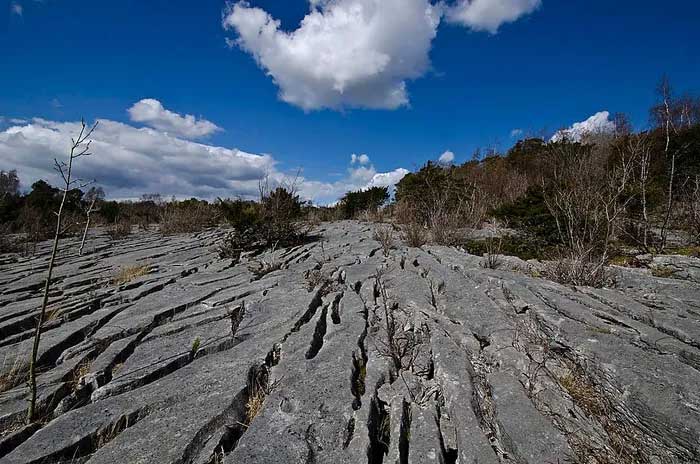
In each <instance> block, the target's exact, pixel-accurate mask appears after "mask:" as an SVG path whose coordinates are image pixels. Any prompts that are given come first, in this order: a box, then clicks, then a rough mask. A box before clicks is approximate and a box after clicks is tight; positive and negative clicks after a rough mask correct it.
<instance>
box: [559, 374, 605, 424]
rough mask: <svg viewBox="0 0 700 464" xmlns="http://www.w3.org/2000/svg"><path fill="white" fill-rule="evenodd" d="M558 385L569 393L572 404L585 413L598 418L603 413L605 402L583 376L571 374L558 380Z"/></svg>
mask: <svg viewBox="0 0 700 464" xmlns="http://www.w3.org/2000/svg"><path fill="white" fill-rule="evenodd" d="M559 383H560V384H561V386H562V387H564V389H565V390H566V391H567V392H569V395H571V398H572V399H573V400H574V402H575V403H576V404H577V405H578V406H579V407H580V408H581V409H583V410H584V411H586V413H588V414H592V415H594V416H600V415H601V414H603V413H604V412H605V409H606V408H605V402H604V400H603V398H602V397H601V395H600V393H598V392H597V391H596V390H595V388H593V385H591V384H590V383H589V382H588V381H587V380H586V378H585V376H583V375H580V374H577V373H575V372H571V373H568V374H566V375H565V376H563V377H562V378H560V379H559Z"/></svg>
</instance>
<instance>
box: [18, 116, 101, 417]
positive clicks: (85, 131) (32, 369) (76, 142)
mask: <svg viewBox="0 0 700 464" xmlns="http://www.w3.org/2000/svg"><path fill="white" fill-rule="evenodd" d="M96 127H97V123H95V124H94V125H93V126H92V127H88V126H86V125H85V121H84V120H83V121H81V127H80V133H79V134H78V137H77V138H71V147H70V154H69V155H68V162H65V161H60V162H59V161H58V160H57V159H54V165H55V166H54V168H55V169H56V171H57V172H58V173H59V175H60V176H61V179H62V180H63V189H62V190H63V196H62V198H61V203H60V205H59V207H58V211H55V212H54V214H56V233H55V235H54V240H53V248H52V250H51V258H50V260H49V268H48V271H47V274H46V283H45V285H44V296H43V299H42V302H41V311H40V312H39V318H38V319H37V321H36V329H35V331H34V345H33V347H32V354H31V358H30V359H29V389H30V400H29V408H28V410H27V423H31V422H33V421H34V420H35V419H36V396H37V391H36V361H37V354H38V352H39V342H40V341H41V326H42V325H43V323H44V318H45V316H46V307H47V305H48V302H49V289H50V287H51V276H52V274H53V268H54V264H55V262H56V255H57V253H58V241H59V238H60V236H61V221H62V219H63V208H64V206H65V203H66V198H67V196H68V191H69V190H71V188H74V187H75V186H77V188H83V187H85V186H86V185H89V183H83V182H82V181H81V180H80V179H73V177H72V175H73V162H74V161H75V160H76V159H78V158H80V157H82V156H89V155H90V154H91V153H90V140H88V139H89V138H90V136H91V135H92V133H93V131H94V130H95V128H96Z"/></svg>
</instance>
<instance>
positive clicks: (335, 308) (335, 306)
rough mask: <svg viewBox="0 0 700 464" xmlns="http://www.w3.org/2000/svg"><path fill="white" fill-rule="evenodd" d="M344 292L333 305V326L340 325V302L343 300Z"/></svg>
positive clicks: (334, 300)
mask: <svg viewBox="0 0 700 464" xmlns="http://www.w3.org/2000/svg"><path fill="white" fill-rule="evenodd" d="M343 295H344V293H343V292H340V293H339V294H338V295H336V297H335V298H334V299H333V302H332V303H331V320H332V321H333V324H336V325H337V324H340V301H341V300H342V299H343Z"/></svg>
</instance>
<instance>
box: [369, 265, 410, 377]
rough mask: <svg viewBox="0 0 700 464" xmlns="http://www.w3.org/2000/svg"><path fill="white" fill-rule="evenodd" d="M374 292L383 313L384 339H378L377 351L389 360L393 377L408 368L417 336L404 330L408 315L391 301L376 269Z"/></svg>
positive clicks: (380, 273)
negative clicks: (379, 299)
mask: <svg viewBox="0 0 700 464" xmlns="http://www.w3.org/2000/svg"><path fill="white" fill-rule="evenodd" d="M375 291H376V292H378V293H379V296H380V298H381V308H382V310H383V312H384V323H385V327H384V331H385V333H384V334H383V335H384V337H385V339H382V338H379V339H377V342H378V343H379V346H377V351H378V353H379V355H380V356H383V357H386V358H389V359H390V360H391V363H392V367H393V375H394V376H397V375H398V373H399V372H400V371H401V370H402V369H408V368H410V367H411V366H412V365H413V364H414V362H415V357H416V355H417V350H416V348H417V346H418V345H419V344H420V338H419V336H418V335H419V334H418V332H419V331H417V330H416V329H415V328H412V329H409V330H406V326H407V325H408V323H409V318H408V315H406V314H404V313H403V312H402V311H401V310H400V309H399V306H398V303H397V302H396V301H393V300H391V298H390V297H389V294H388V292H387V289H386V285H385V282H384V278H383V270H382V269H377V273H376V276H375Z"/></svg>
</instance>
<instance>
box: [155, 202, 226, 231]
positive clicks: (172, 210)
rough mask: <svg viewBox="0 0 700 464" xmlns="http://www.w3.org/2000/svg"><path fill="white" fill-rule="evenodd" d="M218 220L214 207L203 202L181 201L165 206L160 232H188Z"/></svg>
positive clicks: (200, 229)
mask: <svg viewBox="0 0 700 464" xmlns="http://www.w3.org/2000/svg"><path fill="white" fill-rule="evenodd" d="M218 220H219V217H218V215H217V212H216V210H215V208H213V207H212V206H211V205H209V204H207V203H205V202H196V201H195V202H191V201H187V202H182V203H181V204H178V203H175V204H170V205H167V206H165V208H164V209H163V213H162V215H161V220H160V232H161V233H162V234H165V235H172V234H188V233H194V232H199V231H202V230H204V229H206V228H208V227H212V226H213V225H215V224H216V223H217V222H218Z"/></svg>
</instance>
